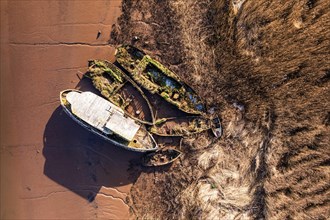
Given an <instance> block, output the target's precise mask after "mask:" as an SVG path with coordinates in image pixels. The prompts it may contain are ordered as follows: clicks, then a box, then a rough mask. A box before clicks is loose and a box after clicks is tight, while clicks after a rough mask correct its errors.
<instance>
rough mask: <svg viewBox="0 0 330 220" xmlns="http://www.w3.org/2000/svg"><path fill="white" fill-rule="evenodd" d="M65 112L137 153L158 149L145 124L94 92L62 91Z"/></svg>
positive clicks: (102, 135) (97, 132) (101, 135)
mask: <svg viewBox="0 0 330 220" xmlns="http://www.w3.org/2000/svg"><path fill="white" fill-rule="evenodd" d="M60 101H61V105H62V107H63V109H64V111H65V112H66V113H67V114H68V115H69V116H70V117H71V118H72V119H73V120H74V121H76V122H77V123H78V124H80V125H81V126H82V127H84V128H86V129H87V130H89V131H91V132H92V133H94V134H96V135H98V136H100V137H102V138H103V139H105V140H106V141H109V142H111V143H113V144H115V145H117V146H119V147H122V148H125V149H127V150H131V151H136V152H150V151H155V150H157V149H158V145H157V143H156V142H155V140H154V138H153V137H152V135H151V134H150V133H149V132H148V131H147V130H146V129H145V127H144V125H142V124H141V123H139V122H138V121H136V120H134V119H132V118H131V117H129V116H127V115H126V114H125V112H124V111H123V110H122V109H121V108H119V107H117V106H116V105H114V104H112V103H111V102H109V101H108V100H106V99H104V98H102V97H100V96H97V95H96V94H94V93H92V92H81V91H79V90H74V89H69V90H64V91H62V92H61V93H60Z"/></svg>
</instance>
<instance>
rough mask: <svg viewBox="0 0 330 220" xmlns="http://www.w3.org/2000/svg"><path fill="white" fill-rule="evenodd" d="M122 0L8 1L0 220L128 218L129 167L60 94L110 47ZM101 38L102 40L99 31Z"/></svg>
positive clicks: (109, 55) (124, 155)
mask: <svg viewBox="0 0 330 220" xmlns="http://www.w3.org/2000/svg"><path fill="white" fill-rule="evenodd" d="M120 13H121V1H97V2H94V1H85V2H84V3H83V4H81V3H80V2H78V1H1V219H36V218H39V219H40V218H41V219H49V218H67V219H73V218H74V219H89V218H95V217H101V218H127V217H128V216H129V207H128V206H127V205H126V195H127V193H128V192H129V190H130V187H131V181H130V180H129V179H128V174H127V168H128V161H129V160H130V159H132V158H136V157H137V156H139V155H137V154H134V153H130V152H127V151H125V150H121V149H117V148H116V147H114V146H111V145H109V144H108V143H106V142H104V141H102V140H100V139H99V138H98V137H96V136H94V135H93V134H90V133H89V132H87V131H85V130H84V129H83V128H81V127H79V125H77V124H75V122H73V121H72V120H70V119H69V118H68V117H67V116H66V115H65V114H63V112H62V110H61V108H59V100H58V95H59V92H60V91H61V90H64V89H67V88H75V87H77V86H78V87H83V88H82V89H88V88H86V86H82V85H81V84H80V85H78V83H79V79H78V77H77V75H76V74H77V72H79V71H81V72H84V71H85V69H86V66H87V60H89V59H109V60H111V59H113V53H114V48H112V47H110V46H108V40H109V37H110V31H111V26H112V25H113V24H114V23H115V22H116V20H117V18H118V16H119V15H120ZM99 31H100V33H101V35H100V36H99V38H97V35H98V32H99Z"/></svg>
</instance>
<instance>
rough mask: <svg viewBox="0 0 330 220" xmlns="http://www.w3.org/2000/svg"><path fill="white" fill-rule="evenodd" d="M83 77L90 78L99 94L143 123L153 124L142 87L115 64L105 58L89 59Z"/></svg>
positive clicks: (148, 104) (150, 108)
mask: <svg viewBox="0 0 330 220" xmlns="http://www.w3.org/2000/svg"><path fill="white" fill-rule="evenodd" d="M84 77H86V78H89V79H91V81H92V83H93V86H94V88H96V89H97V90H98V91H100V93H101V95H102V96H103V97H104V98H106V99H107V100H109V101H110V102H112V103H113V104H115V105H116V106H118V107H120V108H121V109H123V110H124V111H125V112H126V113H127V114H129V115H130V117H132V118H134V119H135V120H137V121H139V122H140V123H143V124H148V125H152V124H154V113H153V109H152V107H151V104H150V102H149V100H148V98H147V97H146V95H145V94H144V92H143V91H142V89H141V88H140V87H139V86H138V85H137V84H136V83H135V82H134V81H133V80H132V79H131V78H129V77H128V76H127V75H125V74H124V73H123V72H122V71H121V70H120V69H119V68H118V67H117V66H115V65H114V64H113V63H111V62H109V61H106V60H91V61H89V63H88V70H87V72H86V73H85V74H84Z"/></svg>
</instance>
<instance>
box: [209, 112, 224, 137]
mask: <svg viewBox="0 0 330 220" xmlns="http://www.w3.org/2000/svg"><path fill="white" fill-rule="evenodd" d="M211 130H212V133H213V134H214V136H215V137H216V138H220V137H221V135H222V126H221V122H220V118H219V117H215V118H213V119H212V128H211Z"/></svg>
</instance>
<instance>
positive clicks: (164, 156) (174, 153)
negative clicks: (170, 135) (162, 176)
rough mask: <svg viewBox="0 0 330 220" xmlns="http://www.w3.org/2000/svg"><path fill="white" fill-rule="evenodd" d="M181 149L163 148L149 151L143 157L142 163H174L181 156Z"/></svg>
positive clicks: (149, 164) (155, 164)
mask: <svg viewBox="0 0 330 220" xmlns="http://www.w3.org/2000/svg"><path fill="white" fill-rule="evenodd" d="M181 154H182V153H181V151H178V150H176V149H161V150H158V151H156V152H152V153H148V154H146V155H145V156H144V157H143V158H142V165H143V166H146V167H155V166H164V165H167V164H170V163H173V162H174V161H175V160H177V159H178V158H179V157H180V156H181Z"/></svg>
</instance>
